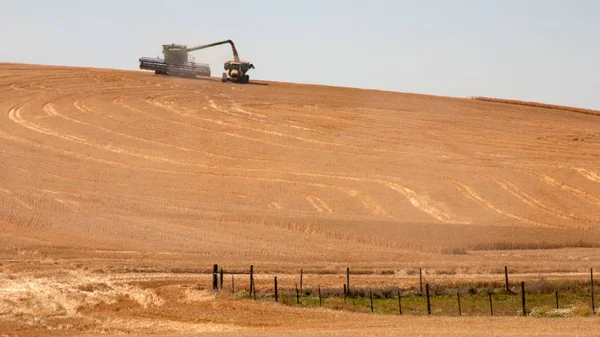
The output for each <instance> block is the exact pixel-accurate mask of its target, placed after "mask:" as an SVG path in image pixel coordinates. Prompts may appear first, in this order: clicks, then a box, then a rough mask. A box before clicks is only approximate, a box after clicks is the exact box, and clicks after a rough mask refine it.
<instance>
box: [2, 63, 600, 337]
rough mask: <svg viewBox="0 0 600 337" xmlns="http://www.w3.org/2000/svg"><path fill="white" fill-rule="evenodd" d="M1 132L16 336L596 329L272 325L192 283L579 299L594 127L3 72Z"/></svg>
mask: <svg viewBox="0 0 600 337" xmlns="http://www.w3.org/2000/svg"><path fill="white" fill-rule="evenodd" d="M0 112H1V113H2V114H1V115H0V145H1V146H0V264H1V265H0V268H1V269H0V270H1V273H0V331H7V334H8V335H9V336H12V335H15V334H16V335H24V336H25V335H27V336H30V335H31V336H34V335H52V334H56V335H65V334H67V335H68V334H72V335H81V334H84V335H85V334H90V335H94V334H95V333H99V332H103V333H108V334H121V333H139V334H141V335H145V334H147V333H156V334H165V335H173V334H175V335H177V334H181V335H188V334H190V333H192V334H202V333H210V332H211V331H216V332H220V333H222V334H224V335H228V334H231V335H236V334H238V333H239V331H240V330H241V329H243V330H244V334H257V335H258V334H260V335H269V334H272V335H279V334H282V333H285V334H290V335H294V334H296V335H307V334H308V335H310V334H324V335H332V336H336V335H348V334H352V335H360V334H362V335H386V334H388V335H399V334H400V335H401V334H406V335H415V334H421V335H440V334H444V335H453V334H454V335H480V334H481V331H484V330H485V331H486V332H487V333H488V335H497V334H504V333H513V334H515V335H521V334H532V335H536V333H537V334H539V335H544V334H551V335H557V334H559V332H560V331H565V334H566V332H567V331H568V332H569V334H570V335H572V334H573V333H575V332H577V331H581V332H582V334H585V332H586V331H591V330H586V329H587V328H589V327H590V326H592V325H593V324H595V321H594V318H590V319H586V318H581V319H564V320H562V319H561V320H550V321H547V320H544V319H511V318H496V319H494V320H489V319H488V318H462V319H455V318H450V317H448V318H440V317H437V318H431V319H427V318H422V317H421V318H419V317H412V318H411V317H402V318H399V317H380V316H377V317H372V316H368V315H363V314H357V313H347V312H337V311H328V310H324V309H323V310H317V309H314V310H313V309H297V308H281V307H279V306H277V305H273V304H269V303H252V302H249V301H248V302H247V301H243V300H233V299H231V298H229V297H227V296H217V297H215V295H214V294H212V293H210V292H206V291H205V290H204V288H206V286H208V285H209V282H210V281H209V277H208V275H206V274H203V273H206V272H207V271H209V270H210V268H211V266H212V264H213V263H218V264H220V265H221V266H224V267H225V268H228V269H231V270H244V269H247V268H248V266H249V265H250V264H254V265H255V268H256V269H257V271H258V272H259V274H258V276H257V277H258V279H259V281H258V282H259V283H258V286H259V287H261V286H262V287H265V288H267V287H269V284H270V283H269V282H271V281H270V277H271V275H273V274H278V275H280V277H281V282H282V286H283V287H293V286H294V282H296V281H297V280H296V277H297V275H296V274H297V272H298V270H299V269H300V268H304V269H305V270H306V271H307V274H308V275H307V282H308V284H309V285H314V284H321V285H325V286H327V285H331V286H336V287H337V286H340V285H341V284H342V283H343V276H341V273H342V272H343V270H344V269H345V267H346V266H350V267H351V268H352V269H353V270H357V271H359V273H360V274H361V275H358V276H356V278H354V279H353V282H354V283H355V285H356V286H379V285H396V286H401V287H411V286H414V282H415V270H416V269H418V268H420V267H422V268H425V270H426V278H427V280H429V281H431V282H437V283H449V284H454V283H457V282H459V283H460V282H471V281H482V282H484V281H487V280H498V281H502V277H503V276H502V274H501V272H502V269H503V266H504V265H509V266H510V268H511V272H514V275H515V276H513V277H516V278H519V279H523V280H529V279H531V280H535V279H539V278H540V277H545V278H558V279H560V278H569V279H571V278H575V279H585V277H586V276H585V273H586V271H589V268H591V267H600V263H599V262H600V254H599V253H600V249H599V248H598V247H600V244H598V242H600V241H599V239H600V231H599V227H598V224H599V222H600V123H599V121H600V117H599V116H598V115H596V114H595V113H594V112H589V111H583V112H581V111H572V110H568V109H561V108H560V107H549V108H543V107H535V106H527V105H518V104H503V103H498V102H484V101H478V100H470V99H458V98H445V97H433V96H424V95H413V94H402V93H391V92H381V91H368V90H359V89H347V88H336V87H322V86H309V85H297V84H289V83H272V82H269V83H260V84H254V85H234V84H223V83H220V81H218V80H217V79H199V80H186V79H176V78H167V77H159V76H154V75H152V74H151V73H144V72H131V71H115V70H100V69H85V68H66V67H46V66H32V65H20V64H0ZM584 112H585V113H584ZM511 246H512V248H514V249H512V250H507V249H504V250H498V251H496V250H490V249H494V248H507V247H508V248H510V247H511ZM531 247H535V248H544V247H546V248H553V247H564V248H562V249H541V250H540V249H537V250H524V249H521V248H531ZM332 273H334V274H335V273H340V275H338V276H335V275H331V274H332ZM261 278H262V279H264V284H261V283H260V282H262V281H261V280H262V279H261ZM240 286H243V283H241V284H240ZM432 322H433V323H432ZM507 326H508V327H507ZM450 327H451V328H450ZM494 327H495V328H494ZM411 329H413V330H411ZM414 329H416V330H414ZM494 329H496V330H494ZM0 335H1V334H0Z"/></svg>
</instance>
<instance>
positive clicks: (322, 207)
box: [305, 195, 333, 213]
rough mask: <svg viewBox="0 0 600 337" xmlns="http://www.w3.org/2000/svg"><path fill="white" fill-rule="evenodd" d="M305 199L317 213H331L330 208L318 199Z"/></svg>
mask: <svg viewBox="0 0 600 337" xmlns="http://www.w3.org/2000/svg"><path fill="white" fill-rule="evenodd" d="M305 198H306V200H308V202H309V203H310V204H311V205H312V206H313V207H314V208H315V209H316V210H317V211H319V213H323V212H324V211H327V212H329V213H333V211H332V210H331V208H330V207H329V206H328V205H327V204H326V203H325V202H324V201H323V200H321V199H320V198H318V197H316V196H314V195H307V196H306V197H305Z"/></svg>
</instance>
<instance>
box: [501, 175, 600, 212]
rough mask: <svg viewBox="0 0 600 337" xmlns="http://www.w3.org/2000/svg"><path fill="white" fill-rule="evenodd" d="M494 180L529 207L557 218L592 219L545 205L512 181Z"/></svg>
mask: <svg viewBox="0 0 600 337" xmlns="http://www.w3.org/2000/svg"><path fill="white" fill-rule="evenodd" d="M494 181H496V183H497V184H498V185H500V186H501V187H502V188H503V189H505V190H506V191H508V192H509V193H510V194H512V195H514V196H515V197H517V199H519V200H521V201H522V202H524V203H525V204H527V205H529V206H531V207H535V208H538V209H541V210H544V211H546V212H548V213H551V214H553V215H555V216H558V217H559V218H562V219H566V220H576V221H588V222H593V221H594V220H592V219H590V218H586V217H581V216H577V215H575V214H573V213H567V212H564V211H562V210H560V209H557V208H555V207H552V206H550V205H546V204H544V203H542V202H541V201H539V200H538V199H535V198H534V197H532V196H531V195H529V194H527V193H526V192H524V191H522V190H520V189H519V188H518V187H517V186H515V185H513V184H512V183H510V182H509V181H507V180H498V179H494Z"/></svg>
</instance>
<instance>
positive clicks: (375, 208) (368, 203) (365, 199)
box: [346, 189, 393, 218]
mask: <svg viewBox="0 0 600 337" xmlns="http://www.w3.org/2000/svg"><path fill="white" fill-rule="evenodd" d="M346 193H347V194H348V195H349V196H351V197H353V198H359V200H360V202H361V203H362V204H363V206H364V207H365V208H366V209H368V210H369V211H371V213H372V214H373V215H375V216H380V217H384V218H393V217H392V216H391V215H390V214H389V213H388V212H387V211H386V210H385V209H384V208H383V207H381V205H379V204H378V203H377V202H376V201H375V199H373V198H372V197H371V196H369V195H362V194H361V193H360V192H359V191H357V190H353V189H348V191H347V192H346Z"/></svg>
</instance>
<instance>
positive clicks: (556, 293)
mask: <svg viewBox="0 0 600 337" xmlns="http://www.w3.org/2000/svg"><path fill="white" fill-rule="evenodd" d="M554 294H555V295H556V310H558V290H557V291H555V292H554Z"/></svg>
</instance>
